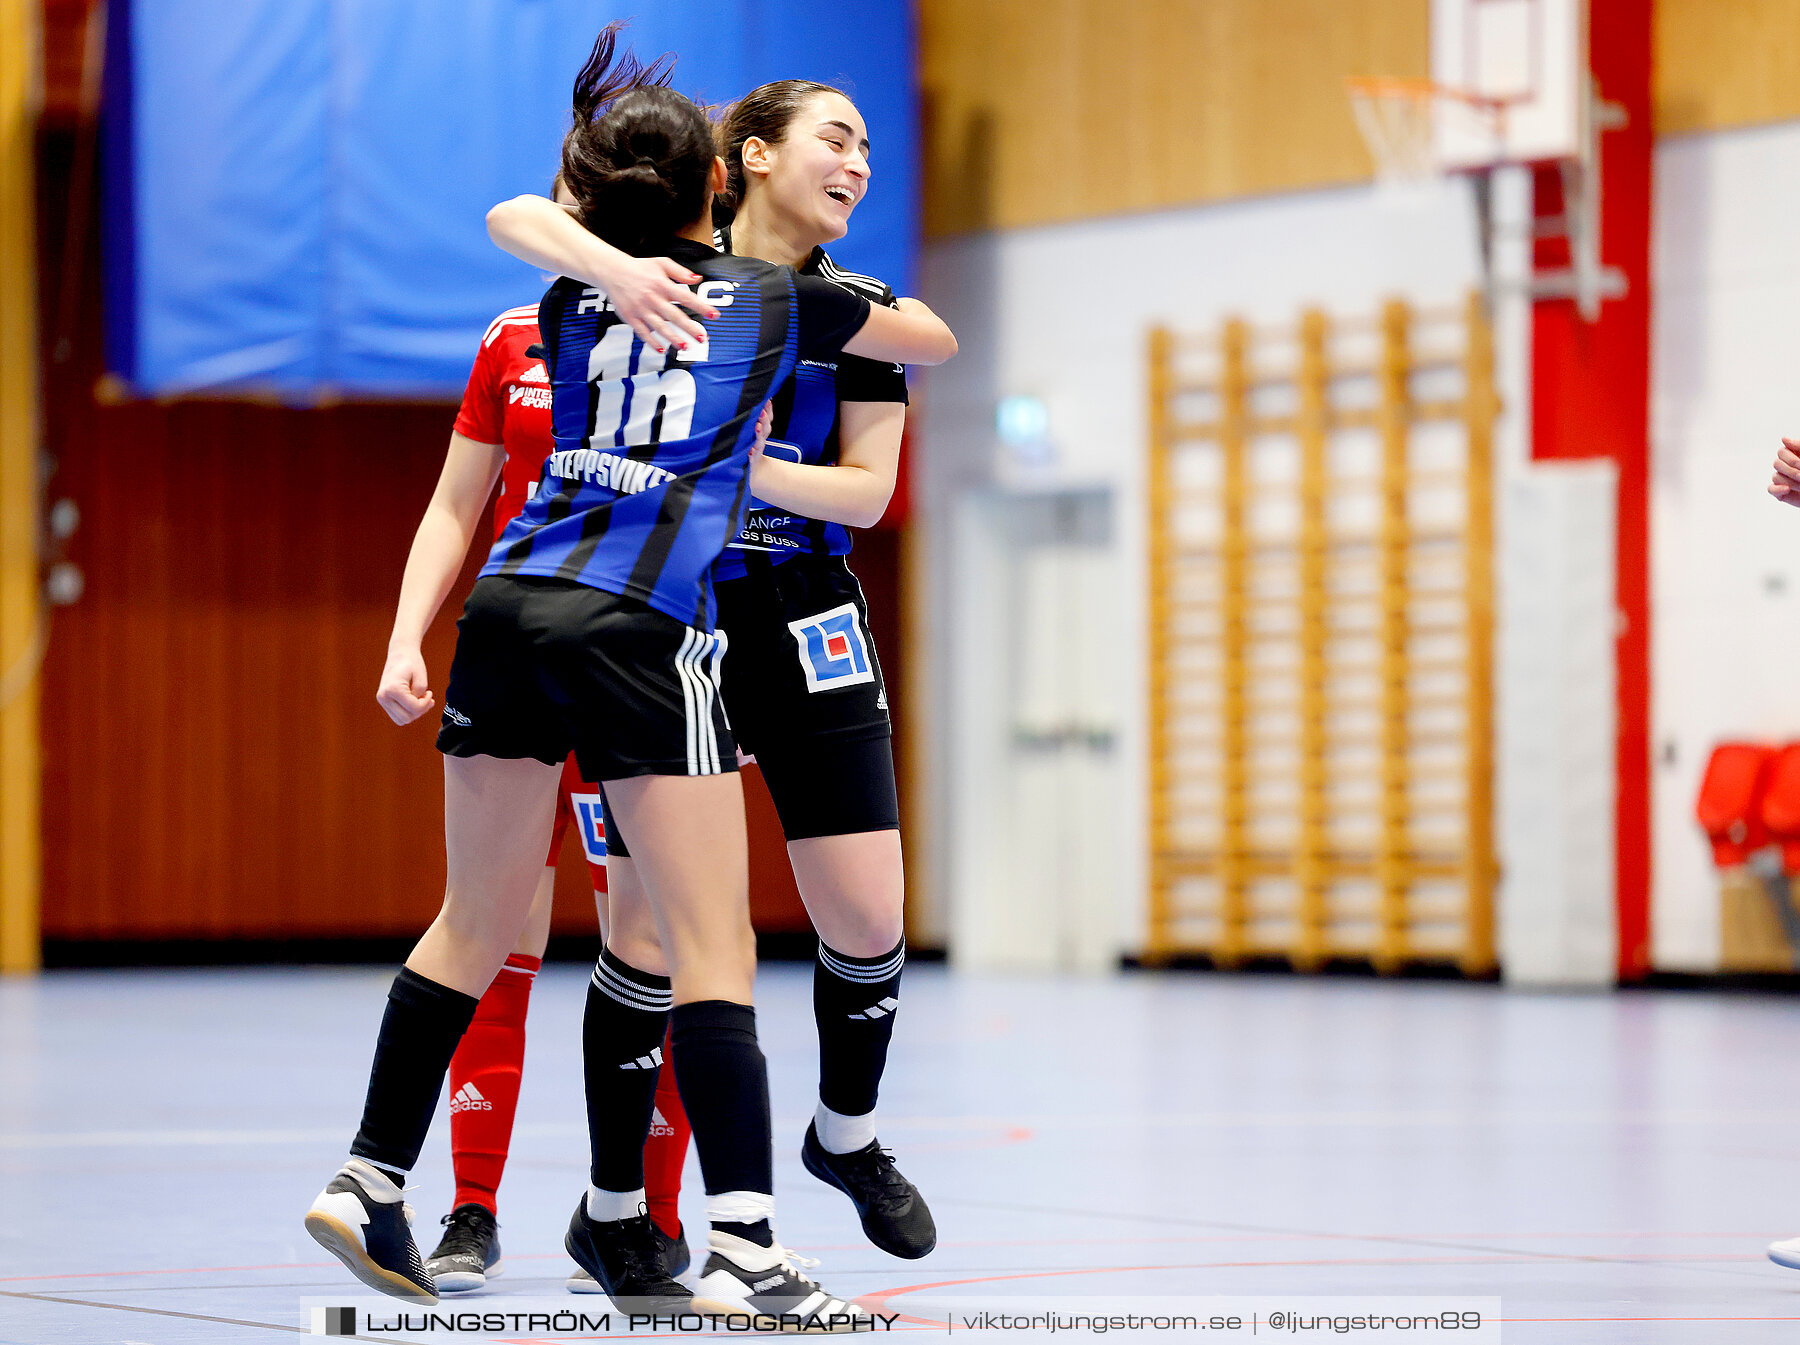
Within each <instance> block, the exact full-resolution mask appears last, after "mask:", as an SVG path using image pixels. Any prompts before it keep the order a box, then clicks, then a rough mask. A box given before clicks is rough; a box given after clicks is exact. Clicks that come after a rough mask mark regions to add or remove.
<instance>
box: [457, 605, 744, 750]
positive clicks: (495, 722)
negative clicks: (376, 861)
mask: <svg viewBox="0 0 1800 1345" xmlns="http://www.w3.org/2000/svg"><path fill="white" fill-rule="evenodd" d="M456 629H457V636H456V658H455V661H454V662H453V663H452V664H451V665H450V680H449V683H448V684H447V685H446V686H445V688H444V715H443V724H442V727H441V728H439V730H438V739H437V745H438V750H439V751H440V752H444V753H446V754H448V755H450V756H454V757H475V756H489V757H506V758H511V759H518V758H523V757H534V758H536V759H537V760H539V761H542V762H544V763H545V764H546V765H551V766H555V765H560V764H561V763H562V762H563V761H564V760H565V759H566V758H567V757H568V755H569V753H570V752H574V754H575V760H576V762H577V763H578V764H579V766H580V767H581V775H582V778H583V779H585V780H621V779H625V778H627V777H629V776H634V775H717V774H718V773H720V772H721V771H734V770H736V769H737V744H736V742H735V741H734V740H733V739H732V736H731V726H730V724H729V722H728V721H727V720H726V718H725V708H724V704H723V702H722V700H721V698H720V696H719V674H720V661H721V658H722V656H723V652H724V644H725V641H724V640H723V639H721V638H720V637H718V636H716V635H709V634H707V633H705V632H703V631H699V630H695V629H693V628H692V627H690V626H684V625H683V624H682V623H681V622H679V621H677V620H676V619H675V618H674V617H672V616H668V615H665V614H664V613H662V612H659V611H657V610H655V609H654V608H652V607H647V606H645V605H644V604H643V603H641V602H638V601H637V600H636V599H634V598H625V597H621V596H619V595H618V594H616V593H608V592H606V591H604V590H602V589H597V588H589V587H588V586H587V585H585V584H575V583H570V582H568V581H566V580H561V579H538V578H529V577H526V576H523V575H514V576H506V577H501V576H489V577H488V578H486V579H481V580H478V581H477V582H476V584H475V591H474V592H473V593H471V594H470V595H469V601H468V604H467V605H466V606H465V607H464V608H463V614H462V620H460V621H458V622H457V623H456Z"/></svg>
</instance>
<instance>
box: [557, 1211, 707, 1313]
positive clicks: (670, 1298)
mask: <svg viewBox="0 0 1800 1345" xmlns="http://www.w3.org/2000/svg"><path fill="white" fill-rule="evenodd" d="M657 1236H658V1235H657V1230H656V1225H655V1224H653V1223H651V1222H650V1216H649V1215H648V1214H639V1215H637V1216H635V1217H633V1218H630V1219H606V1220H599V1219H590V1218H588V1212H587V1198H586V1197H585V1196H584V1197H582V1200H581V1202H580V1203H579V1204H578V1205H576V1206H575V1217H574V1218H572V1219H570V1220H569V1232H568V1235H567V1236H566V1237H564V1238H563V1246H564V1247H566V1248H567V1249H568V1252H569V1255H570V1256H572V1257H574V1258H575V1264H576V1265H578V1266H580V1267H581V1268H582V1269H583V1270H585V1271H587V1273H588V1274H590V1275H592V1276H593V1277H594V1279H595V1281H596V1282H597V1283H598V1284H599V1286H600V1287H601V1288H602V1289H603V1290H605V1291H606V1296H607V1297H608V1298H610V1299H612V1301H613V1306H614V1307H615V1308H617V1309H618V1310H619V1311H620V1312H626V1313H640V1314H642V1313H670V1312H685V1311H687V1310H688V1309H689V1308H690V1307H691V1306H692V1304H693V1301H694V1295H693V1294H692V1293H690V1292H689V1291H688V1290H687V1288H686V1287H684V1286H683V1285H681V1284H678V1283H677V1282H676V1281H675V1280H674V1279H672V1278H671V1277H670V1275H669V1273H668V1271H667V1270H666V1269H664V1267H663V1252H662V1248H661V1246H660V1245H659V1244H658V1242H657Z"/></svg>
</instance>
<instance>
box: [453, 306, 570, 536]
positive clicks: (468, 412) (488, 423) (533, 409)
mask: <svg viewBox="0 0 1800 1345" xmlns="http://www.w3.org/2000/svg"><path fill="white" fill-rule="evenodd" d="M538 340H539V338H538V311H537V305H536V304H532V305H530V306H529V307H525V308H509V309H507V310H506V311H505V312H504V313H502V314H501V315H500V316H499V317H497V318H495V319H494V320H493V322H492V323H490V324H489V326H488V329H487V335H485V336H483V337H482V338H481V349H480V350H479V351H477V352H476V354H475V367H474V368H473V369H471V370H469V385H468V387H466V388H464V389H463V398H462V407H461V409H460V410H458V411H457V413H456V432H457V433H458V434H460V435H462V436H463V437H465V438H468V439H473V440H475V442H476V443H479V444H499V445H501V446H502V447H504V448H505V449H506V465H505V466H504V467H503V468H502V469H501V472H500V498H499V499H498V500H496V501H495V502H494V536H495V537H496V538H498V537H499V536H500V532H501V530H502V529H503V528H505V527H506V525H507V524H508V523H510V522H512V521H513V519H515V518H517V517H518V514H519V511H520V510H521V509H523V508H524V507H525V501H527V500H529V499H530V498H531V497H532V496H533V495H534V494H536V493H537V483H538V478H539V477H540V476H541V475H543V471H544V459H545V458H547V457H549V456H550V450H551V449H552V448H554V447H555V443H554V441H553V440H552V438H551V435H550V376H549V374H547V373H546V372H545V371H544V357H543V355H542V353H541V351H542V347H541V346H538ZM534 346H538V349H539V351H540V353H539V354H536V355H533V354H530V353H529V352H530V351H531V349H532V348H533V347H534Z"/></svg>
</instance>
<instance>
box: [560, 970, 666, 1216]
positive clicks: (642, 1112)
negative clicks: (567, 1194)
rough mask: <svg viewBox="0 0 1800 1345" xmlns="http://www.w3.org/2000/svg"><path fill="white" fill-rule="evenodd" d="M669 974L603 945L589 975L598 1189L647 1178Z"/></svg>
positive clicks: (585, 1054)
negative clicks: (646, 1154)
mask: <svg viewBox="0 0 1800 1345" xmlns="http://www.w3.org/2000/svg"><path fill="white" fill-rule="evenodd" d="M668 1026H669V978H668V977H667V976H656V975H653V974H651V973H650V972H647V971H639V970H638V969H637V968H636V967H633V966H629V965H627V964H626V963H625V962H623V961H622V960H620V959H619V958H618V957H616V956H615V955H614V954H613V951H612V949H610V948H608V949H605V950H603V951H602V952H601V954H600V960H599V962H597V963H595V964H594V974H593V976H592V977H591V978H590V979H589V981H588V992H587V1013H586V1014H585V1015H584V1016H583V1018H582V1020H581V1061H582V1072H583V1073H584V1075H585V1076H586V1079H587V1109H588V1145H589V1151H590V1154H591V1156H592V1160H593V1161H592V1163H591V1165H590V1166H589V1169H588V1177H589V1180H591V1181H592V1182H593V1183H594V1185H595V1186H598V1187H599V1188H600V1189H601V1190H603V1191H636V1190H639V1189H641V1188H642V1186H643V1185H644V1140H645V1138H646V1137H648V1135H649V1134H650V1112H651V1110H652V1108H653V1107H654V1106H655V1103H656V1079H657V1076H658V1075H659V1074H660V1073H661V1072H662V1044H663V1033H664V1032H665V1031H666V1030H667V1028H668Z"/></svg>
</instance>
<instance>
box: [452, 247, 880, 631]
mask: <svg viewBox="0 0 1800 1345" xmlns="http://www.w3.org/2000/svg"><path fill="white" fill-rule="evenodd" d="M666 255H667V256H670V257H672V258H674V259H676V260H677V261H680V262H682V263H683V264H685V265H686V266H688V267H689V268H690V269H692V270H694V271H697V272H699V273H700V274H701V275H702V276H704V277H706V279H705V280H704V281H703V282H702V283H701V284H700V285H699V286H697V288H698V290H699V292H700V294H701V295H702V297H704V298H705V299H706V300H707V301H708V302H710V303H711V304H712V305H713V307H715V308H717V309H718V310H719V316H718V318H717V319H716V320H711V321H706V322H704V324H703V325H704V326H705V327H706V329H707V338H708V339H707V341H706V343H705V344H704V345H703V346H699V347H698V348H695V347H690V348H689V349H688V350H685V351H684V350H679V349H676V348H674V347H671V348H670V349H669V350H667V351H666V352H665V353H663V354H661V355H658V354H656V353H655V352H654V351H652V350H650V349H649V348H648V347H647V346H645V345H644V343H643V342H642V341H640V340H638V339H637V337H636V336H634V335H633V333H632V331H631V328H630V327H628V326H626V325H625V324H624V323H623V322H621V321H620V320H619V318H618V317H617V315H616V314H614V313H613V312H612V311H611V305H610V303H609V302H608V301H607V299H606V296H605V295H604V294H603V293H602V292H601V291H600V290H598V289H597V288H595V287H593V286H584V285H582V284H581V283H580V282H578V281H574V280H570V279H567V278H566V277H565V278H564V279H561V280H558V281H557V282H556V283H555V284H554V285H552V286H551V287H550V289H549V291H548V292H547V293H546V294H545V295H544V298H543V301H542V302H541V303H540V304H539V306H538V328H539V331H540V333H541V334H542V338H543V344H544V348H545V352H546V356H545V367H546V368H547V370H548V372H549V375H550V387H551V428H552V432H553V434H554V436H555V441H556V443H555V448H554V449H553V451H552V452H551V454H550V456H549V457H548V458H546V459H545V461H544V471H543V476H542V477H541V478H540V479H539V482H538V489H537V494H536V495H534V496H533V497H532V499H531V501H530V502H529V503H528V504H527V505H526V506H525V508H524V510H523V511H522V512H521V513H520V515H519V517H518V518H516V519H514V520H513V522H512V523H511V524H509V525H508V526H507V529H506V531H505V532H503V533H502V534H501V535H500V538H499V540H498V541H497V542H496V543H495V544H494V549H493V551H492V552H491V553H489V555H488V559H487V564H485V565H484V566H483V567H482V570H481V573H482V574H483V575H484V576H485V575H537V576H545V577H554V578H559V579H567V580H571V581H573V582H575V583H580V584H586V585H588V586H590V587H592V588H598V589H604V590H606V591H607V592H609V593H618V594H621V595H623V596H625V597H630V598H635V599H637V600H638V601H640V602H643V603H647V604H648V605H649V606H651V607H654V608H656V609H657V610H658V611H659V612H664V613H666V614H668V615H669V616H672V617H674V618H675V619H676V620H678V621H680V622H682V623H683V624H684V625H689V626H694V627H697V628H698V629H700V630H706V631H710V630H711V629H712V628H713V622H714V619H715V604H714V601H713V594H712V581H711V577H710V571H711V568H712V565H713V562H714V560H716V559H717V557H718V555H719V553H720V552H721V551H723V550H724V549H725V547H726V546H727V545H728V544H729V543H730V542H731V541H732V539H734V538H735V537H736V536H737V535H738V533H739V532H740V530H741V529H742V527H743V522H744V513H745V509H746V506H747V504H748V496H749V489H748V477H749V452H750V445H751V443H752V442H753V441H754V438H755V428H756V424H755V423H756V416H757V413H758V411H759V409H760V408H761V406H762V404H763V403H764V402H766V401H768V400H769V398H770V396H771V394H772V393H773V392H774V391H775V389H776V388H777V387H779V386H780V385H781V384H782V382H784V381H785V380H786V379H787V377H788V376H789V374H791V373H792V372H793V370H794V368H795V366H796V365H797V364H798V363H799V362H800V361H801V360H806V359H827V360H829V359H835V358H836V356H837V354H838V353H839V352H840V351H841V350H842V349H843V345H844V342H846V341H848V340H850V339H851V338H852V337H854V336H855V335H856V333H857V332H858V331H860V330H861V329H862V325H863V323H864V322H866V321H867V320H868V312H869V303H868V300H867V299H864V298H860V297H857V296H854V295H852V294H849V293H847V292H846V291H845V290H844V289H842V288H841V287H839V286H835V285H831V284H828V283H827V282H825V281H823V280H819V279H816V278H814V277H810V276H802V275H796V274H795V272H794V271H793V270H791V269H790V268H788V267H784V266H774V265H771V264H770V263H768V262H764V261H758V260H756V259H755V258H751V257H726V256H722V255H720V254H719V253H718V252H715V251H714V250H713V249H712V248H709V247H707V246H706V245H705V244H702V243H695V242H692V241H689V240H686V239H679V240H673V241H672V242H671V243H670V245H669V247H668V248H667V250H666Z"/></svg>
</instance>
